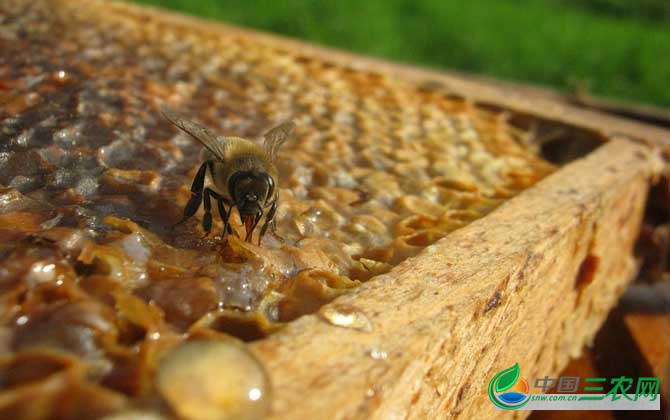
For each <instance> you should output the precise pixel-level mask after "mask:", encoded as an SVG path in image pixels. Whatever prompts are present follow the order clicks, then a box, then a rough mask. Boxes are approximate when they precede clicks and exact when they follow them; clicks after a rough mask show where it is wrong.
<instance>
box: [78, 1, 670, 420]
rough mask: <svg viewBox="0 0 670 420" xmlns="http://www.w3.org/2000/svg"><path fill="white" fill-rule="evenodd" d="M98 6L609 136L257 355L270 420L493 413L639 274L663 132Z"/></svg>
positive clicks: (451, 78) (578, 340)
mask: <svg viewBox="0 0 670 420" xmlns="http://www.w3.org/2000/svg"><path fill="white" fill-rule="evenodd" d="M72 1H74V0H72ZM101 4H102V3H98V6H99V7H106V8H109V10H111V11H113V12H114V13H124V14H134V15H145V16H147V17H151V18H157V19H163V20H167V21H170V22H171V23H172V24H174V25H182V26H186V27H190V28H193V30H197V31H212V32H221V33H225V34H231V33H235V34H241V35H244V36H247V37H251V38H254V39H258V40H262V41H264V42H268V43H272V44H274V45H277V46H279V47H281V48H284V49H293V48H300V49H301V51H303V53H304V54H305V55H317V56H319V57H323V58H324V59H327V60H330V61H333V62H337V63H344V64H346V65H348V66H351V67H352V68H354V69H372V70H373V71H375V72H384V73H388V74H392V75H394V76H395V77H400V78H403V79H406V80H410V81H413V82H417V83H427V84H429V85H431V86H432V87H433V88H440V89H444V90H445V92H447V93H448V94H455V95H460V96H463V97H466V98H469V99H472V100H474V101H476V102H479V103H482V104H487V105H492V106H497V107H501V108H504V109H508V110H510V111H515V112H520V113H522V114H526V115H530V116H532V117H535V118H540V119H544V120H549V121H554V122H558V123H563V124H569V125H573V126H576V127H580V128H585V129H589V130H593V131H597V132H599V133H601V134H603V135H604V136H605V137H607V138H609V141H608V142H607V143H606V144H605V145H603V146H601V147H600V148H599V149H597V150H596V151H594V152H593V153H591V154H590V155H589V156H587V157H586V158H584V159H580V160H577V161H575V162H573V163H570V164H568V165H566V166H565V167H563V168H562V169H561V170H559V171H558V172H557V173H555V174H554V175H552V176H550V177H548V178H546V179H545V180H543V181H541V182H539V183H538V184H536V185H535V186H534V187H532V188H530V189H528V190H526V191H525V192H523V193H522V194H520V195H519V196H517V197H515V198H513V199H511V200H509V201H508V202H507V203H505V204H504V205H502V206H501V207H500V208H498V209H497V210H495V211H494V212H492V213H491V214H490V215H488V216H486V217H484V218H482V219H480V220H478V221H475V222H473V223H472V224H470V225H468V226H467V227H465V228H462V229H460V230H457V231H455V232H453V233H452V234H450V235H448V236H447V237H445V238H443V239H442V240H440V241H439V242H437V243H436V244H434V245H431V246H429V247H427V248H426V249H425V250H424V251H423V252H421V253H420V254H419V255H417V256H416V257H414V258H411V259H409V260H407V261H405V262H403V263H401V264H400V265H398V266H397V267H395V268H394V269H393V270H392V271H391V272H390V273H388V274H385V275H382V276H379V277H377V278H375V279H373V280H372V281H369V282H367V283H365V284H364V285H363V286H362V287H360V288H358V289H356V290H355V291H353V292H352V293H350V294H348V295H346V296H342V297H340V298H338V299H337V300H336V301H334V302H333V303H331V304H329V305H327V306H326V307H325V308H323V309H322V311H321V312H320V313H317V314H313V315H307V316H303V317H302V318H300V319H298V320H296V321H294V322H292V323H290V325H289V326H288V327H287V328H285V329H284V330H282V331H280V332H278V333H276V334H274V335H272V336H271V337H269V338H267V339H264V340H260V341H257V342H253V343H251V344H250V345H249V347H250V348H251V350H252V351H253V352H254V354H255V355H256V356H257V357H258V358H259V359H260V361H261V362H262V363H263V364H264V365H265V366H266V368H267V370H268V372H269V375H270V380H271V382H272V384H273V389H274V392H273V394H274V395H273V396H272V409H271V417H272V418H293V419H298V418H320V417H322V416H323V415H324V414H326V415H327V417H328V418H379V419H386V418H405V417H409V418H443V417H461V418H474V417H481V414H483V413H486V415H487V416H488V415H492V414H493V404H491V402H490V401H488V396H487V393H486V388H487V386H488V382H489V380H490V379H491V377H492V376H493V375H494V374H495V373H497V372H498V371H500V370H502V369H504V368H506V367H509V366H512V365H513V364H514V363H519V365H520V366H521V372H522V375H523V376H525V377H527V378H534V377H538V376H544V375H549V376H551V375H554V376H555V375H556V374H558V372H559V371H560V370H561V369H562V368H563V367H564V366H565V365H566V364H567V362H568V361H569V359H570V358H571V357H576V356H578V355H579V354H580V352H581V349H582V348H583V346H584V345H586V344H588V343H589V342H591V340H592V339H593V337H594V334H595V333H596V331H597V330H598V328H599V326H600V325H601V323H602V322H603V321H604V319H605V316H606V315H607V313H608V311H609V310H610V309H611V308H612V306H613V305H614V304H615V303H616V301H617V299H618V297H619V296H620V295H621V293H622V292H623V291H624V289H625V287H626V284H627V282H628V281H630V280H631V279H632V277H633V275H634V274H635V273H636V270H637V264H636V262H635V259H634V257H633V245H634V243H635V240H636V238H637V235H638V231H639V227H640V224H641V221H642V216H643V210H644V206H645V202H646V196H647V192H648V186H649V182H650V179H652V178H653V177H654V176H656V174H658V173H660V171H661V170H662V165H663V162H662V160H661V159H660V158H659V156H661V154H662V149H663V148H665V147H667V146H668V145H670V141H669V140H668V134H667V133H666V132H665V131H663V130H660V129H658V128H654V127H650V126H645V125H642V124H638V123H634V122H629V121H624V120H621V119H617V118H613V117H610V116H605V115H602V114H598V113H595V112H592V111H585V110H580V109H577V108H573V107H571V106H569V105H567V104H566V103H564V102H562V101H561V100H560V99H559V98H552V97H550V96H549V95H546V94H543V93H541V92H540V93H538V91H537V90H535V89H532V88H521V87H513V86H506V85H501V84H498V83H486V82H481V81H475V80H472V79H470V78H467V77H462V76H456V75H448V74H441V73H437V72H431V71H425V70H420V69H416V68H411V67H407V66H399V65H394V64H389V63H386V62H383V61H380V60H372V59H367V58H361V57H357V56H353V55H350V54H347V53H342V52H338V51H334V50H329V49H325V48H320V47H313V46H309V45H306V44H303V43H300V42H297V41H293V40H288V39H284V38H281V37H277V36H271V35H265V34H259V33H256V32H252V31H247V30H242V29H237V28H231V27H228V26H225V25H220V24H215V23H203V21H201V20H197V19H193V18H187V17H183V16H179V15H173V14H169V13H166V12H162V11H158V10H155V9H150V8H141V7H138V6H131V5H127V4H122V3H114V4H109V3H105V5H104V6H101ZM665 153H666V156H667V151H666V152H665ZM343 305H346V307H347V308H348V309H351V308H355V310H356V311H358V313H359V314H360V316H363V317H365V318H366V319H367V320H368V321H369V322H370V325H371V329H370V330H364V331H361V330H360V329H353V328H343V327H340V326H337V325H333V324H331V323H329V322H327V321H326V320H325V318H324V316H323V311H328V310H338V308H342V307H343ZM498 414H500V415H501V416H502V415H504V414H508V415H511V414H510V413H509V412H498Z"/></svg>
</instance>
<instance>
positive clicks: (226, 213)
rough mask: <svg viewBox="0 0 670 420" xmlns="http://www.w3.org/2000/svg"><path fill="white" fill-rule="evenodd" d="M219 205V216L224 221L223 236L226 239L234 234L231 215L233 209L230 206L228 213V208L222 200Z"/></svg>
mask: <svg viewBox="0 0 670 420" xmlns="http://www.w3.org/2000/svg"><path fill="white" fill-rule="evenodd" d="M217 204H218V206H219V214H220V215H221V220H223V236H224V237H225V236H226V235H232V233H233V228H231V227H230V213H232V212H233V207H232V206H230V207H229V208H228V211H226V207H225V206H224V204H223V200H222V199H220V198H219V199H218V201H217Z"/></svg>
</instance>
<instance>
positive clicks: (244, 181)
mask: <svg viewBox="0 0 670 420" xmlns="http://www.w3.org/2000/svg"><path fill="white" fill-rule="evenodd" d="M228 190H229V191H230V195H231V196H232V199H233V201H234V202H235V207H237V210H238V211H239V212H240V216H242V217H244V216H257V215H259V214H261V213H262V212H263V207H264V206H265V202H266V201H267V198H268V197H269V196H270V195H271V194H272V193H273V191H274V181H273V180H272V177H271V176H270V175H268V174H267V173H264V172H255V171H240V172H236V173H234V174H233V175H232V176H231V177H230V180H229V181H228Z"/></svg>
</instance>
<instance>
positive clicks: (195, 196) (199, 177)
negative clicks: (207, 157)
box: [173, 162, 207, 227]
mask: <svg viewBox="0 0 670 420" xmlns="http://www.w3.org/2000/svg"><path fill="white" fill-rule="evenodd" d="M206 172H207V162H205V163H203V164H202V165H200V169H198V173H197V174H196V175H195V178H193V184H191V198H190V199H189V200H188V203H186V207H184V217H182V219H181V220H180V221H179V222H177V223H175V224H174V225H173V227H174V226H177V225H180V224H182V223H184V222H185V221H187V220H188V219H190V218H191V217H192V216H193V215H194V214H195V212H196V211H198V208H199V207H200V203H201V202H202V188H203V186H204V185H205V173H206Z"/></svg>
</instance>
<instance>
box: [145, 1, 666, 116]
mask: <svg viewBox="0 0 670 420" xmlns="http://www.w3.org/2000/svg"><path fill="white" fill-rule="evenodd" d="M135 1H137V2H140V3H148V4H152V5H156V6H161V7H166V8H171V9H175V10H179V11H182V12H185V13H189V14H193V15H198V16H203V17H206V18H209V19H219V20H223V21H227V22H231V23H234V24H237V25H243V26H247V27H252V28H257V29H261V30H265V31H270V32H276V33H280V34H284V35H288V36H292V37H297V38H302V39H305V40H309V41H312V42H316V43H320V44H324V45H329V46H334V47H337V48H342V49H346V50H350V51H354V52H359V53H363V54H367V55H372V56H378V57H384V58H388V59H392V60H395V61H400V62H406V63H415V64H419V65H423V66H427V67H433V68H438V69H451V70H458V71H463V72H468V73H473V74H480V75H486V76H491V77H495V78H499V79H507V80H513V81H527V82H532V83H536V84H544V85H549V86H553V87H557V88H561V89H564V90H571V89H574V88H575V87H576V86H585V87H587V88H588V89H589V90H590V91H591V92H593V93H596V94H599V95H603V96H609V97H614V98H620V99H625V100H632V101H637V102H646V103H651V104H656V105H660V106H670V0H416V1H412V0H330V1H325V0H322V1H306V0H286V1H282V0H274V1H273V0H259V1H251V0H218V1H217V0H135Z"/></svg>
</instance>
